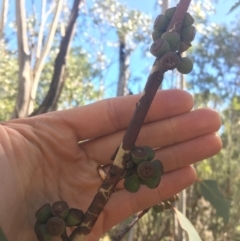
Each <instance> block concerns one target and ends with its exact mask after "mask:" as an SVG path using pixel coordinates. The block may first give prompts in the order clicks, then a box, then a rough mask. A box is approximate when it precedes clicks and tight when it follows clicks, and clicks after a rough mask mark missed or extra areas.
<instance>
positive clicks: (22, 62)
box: [12, 0, 31, 118]
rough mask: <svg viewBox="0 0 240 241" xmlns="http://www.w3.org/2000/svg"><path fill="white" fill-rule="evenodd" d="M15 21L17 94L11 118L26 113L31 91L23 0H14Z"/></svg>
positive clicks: (22, 115)
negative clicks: (17, 65) (17, 67)
mask: <svg viewBox="0 0 240 241" xmlns="http://www.w3.org/2000/svg"><path fill="white" fill-rule="evenodd" d="M15 4H16V23H17V40H18V64H19V71H18V95H17V100H16V104H15V109H14V112H13V114H12V118H23V117H26V116H27V115H28V106H29V100H30V93H31V64H30V56H29V47H28V40H27V26H26V12H25V0H16V1H15Z"/></svg>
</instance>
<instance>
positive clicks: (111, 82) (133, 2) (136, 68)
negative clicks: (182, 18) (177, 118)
mask: <svg viewBox="0 0 240 241" xmlns="http://www.w3.org/2000/svg"><path fill="white" fill-rule="evenodd" d="M69 1H70V2H72V0H69ZM205 1H206V0H205ZM26 2H27V3H29V4H31V1H30V0H26ZM35 2H38V3H39V2H40V1H37V0H36V1H35ZM86 2H87V4H88V3H89V2H91V0H89V1H88V0H86ZM120 2H122V3H125V4H126V5H127V6H129V8H132V9H137V10H140V11H143V12H145V13H147V14H149V15H151V16H152V17H153V18H154V17H156V16H157V14H159V13H160V11H161V10H160V8H159V7H156V0H148V1H146V0H120ZM169 2H170V7H171V6H174V5H175V4H174V3H176V2H177V1H173V0H171V1H169ZM209 2H213V1H209ZM1 3H2V0H0V6H1ZM234 3H235V0H234V1H233V0H231V1H225V0H219V1H218V3H217V4H216V13H215V14H214V15H212V17H211V21H212V22H216V23H220V24H222V23H224V24H225V23H229V24H230V22H231V21H232V20H233V19H234V18H236V15H237V13H238V12H239V11H238V10H236V11H235V12H234V13H232V14H230V15H227V12H228V11H229V9H230V7H231V6H232V5H234ZM29 6H30V5H29ZM10 8H11V12H12V14H14V9H13V8H14V5H10ZM115 60H117V56H116V57H115ZM153 61H154V58H153V57H152V58H150V57H149V58H143V57H142V56H141V52H140V51H135V52H134V53H133V54H132V56H131V64H130V68H131V73H133V76H135V77H139V81H137V83H135V84H134V85H133V84H132V85H131V90H132V91H133V92H134V93H138V92H139V91H141V90H142V89H143V87H144V85H145V82H146V79H147V77H148V71H147V68H150V66H151V64H152V63H153ZM117 79H118V62H117V61H116V63H115V64H113V65H112V69H111V70H110V71H109V72H108V75H107V76H106V79H105V84H106V89H105V97H112V96H115V94H116V82H117ZM165 87H167V86H165Z"/></svg>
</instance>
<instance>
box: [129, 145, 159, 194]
mask: <svg viewBox="0 0 240 241" xmlns="http://www.w3.org/2000/svg"><path fill="white" fill-rule="evenodd" d="M154 155H155V152H154V150H152V149H151V148H150V147H148V146H143V147H134V148H133V150H132V151H131V155H130V160H128V163H127V165H126V167H125V168H126V172H125V175H124V179H125V180H124V187H125V189H126V190H128V191H129V192H137V191H138V190H139V188H140V186H141V185H146V186H147V187H148V188H151V189H152V188H156V187H157V186H158V184H159V183H160V180H161V176H162V175H163V172H164V171H163V165H162V163H161V162H160V161H159V160H153V158H154Z"/></svg>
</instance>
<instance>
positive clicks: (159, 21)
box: [153, 14, 169, 31]
mask: <svg viewBox="0 0 240 241" xmlns="http://www.w3.org/2000/svg"><path fill="white" fill-rule="evenodd" d="M168 24H169V20H168V18H167V17H166V16H165V15H163V14H160V15H158V16H157V18H156V19H155V21H154V25H153V29H154V30H158V31H165V30H166V29H167V27H168Z"/></svg>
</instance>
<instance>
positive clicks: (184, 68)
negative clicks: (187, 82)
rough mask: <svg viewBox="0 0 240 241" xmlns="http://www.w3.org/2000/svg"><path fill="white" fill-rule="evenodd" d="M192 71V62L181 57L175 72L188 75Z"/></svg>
mask: <svg viewBox="0 0 240 241" xmlns="http://www.w3.org/2000/svg"><path fill="white" fill-rule="evenodd" d="M192 69H193V62H192V60H191V59H190V58H188V57H183V58H181V60H180V63H179V65H178V66H177V70H178V71H179V72H180V73H182V74H188V73H190V72H191V71H192Z"/></svg>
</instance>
